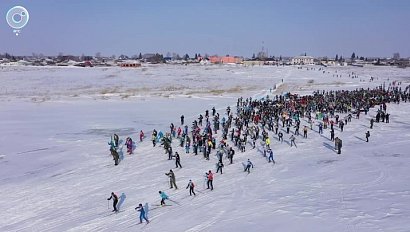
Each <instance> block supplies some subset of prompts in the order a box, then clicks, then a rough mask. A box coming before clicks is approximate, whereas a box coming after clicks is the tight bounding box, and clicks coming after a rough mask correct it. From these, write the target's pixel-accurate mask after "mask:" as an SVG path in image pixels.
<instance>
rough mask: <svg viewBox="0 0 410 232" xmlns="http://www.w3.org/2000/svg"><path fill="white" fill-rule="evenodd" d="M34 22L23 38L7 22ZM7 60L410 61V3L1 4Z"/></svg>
mask: <svg viewBox="0 0 410 232" xmlns="http://www.w3.org/2000/svg"><path fill="white" fill-rule="evenodd" d="M16 5H21V6H24V7H25V8H27V10H28V11H29V13H30V20H29V22H28V24H27V25H26V27H24V28H23V29H22V31H21V34H20V35H19V36H15V35H14V34H13V30H12V29H11V28H10V27H9V26H8V24H7V22H6V20H5V16H6V13H7V11H8V10H9V9H10V8H11V7H13V6H16ZM0 19H1V20H0V53H4V52H8V53H12V54H15V55H30V54H32V53H33V52H34V53H43V54H45V55H57V54H58V53H60V52H62V53H64V54H73V55H81V54H86V55H94V54H95V53H96V52H101V54H102V55H107V56H110V55H117V56H118V55H120V54H125V55H129V56H131V55H135V54H139V53H140V52H141V53H151V52H159V53H163V54H164V55H166V54H167V53H168V52H170V53H173V52H176V53H179V54H180V55H183V54H185V53H188V54H189V55H191V56H192V55H193V54H194V53H201V54H205V53H207V54H209V55H214V54H218V55H226V54H229V55H232V56H233V55H239V56H245V57H250V56H252V54H253V53H257V52H258V51H260V50H261V49H262V46H264V48H265V49H266V50H267V51H268V53H269V55H275V56H279V55H282V56H293V55H300V54H302V53H305V52H306V53H307V54H309V55H313V56H329V57H333V56H335V55H336V54H339V56H340V55H343V56H350V55H351V54H352V52H355V53H356V54H357V55H359V56H368V57H372V56H392V54H393V53H394V52H400V55H401V56H402V57H409V56H410V45H409V43H410V42H409V41H410V30H409V22H410V1H407V0H390V1H389V0H344V1H325V0H310V1H309V0H271V1H268V0H258V1H251V0H246V1H244V0H202V1H195V0H191V1H189V0H173V1H171V0H168V1H161V0H150V1H149V0H134V1H132V0H117V1H115V0H82V1H81V0H54V1H53V0H36V1H33V0H15V1H13V0H1V1H0Z"/></svg>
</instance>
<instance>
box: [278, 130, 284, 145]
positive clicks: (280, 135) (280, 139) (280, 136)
mask: <svg viewBox="0 0 410 232" xmlns="http://www.w3.org/2000/svg"><path fill="white" fill-rule="evenodd" d="M278 140H279V141H280V142H281V143H282V142H283V133H282V132H281V131H279V133H278Z"/></svg>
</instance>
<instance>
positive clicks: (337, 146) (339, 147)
mask: <svg viewBox="0 0 410 232" xmlns="http://www.w3.org/2000/svg"><path fill="white" fill-rule="evenodd" d="M336 149H337V154H340V153H341V152H342V151H341V150H342V140H341V139H339V137H336V138H335V150H336Z"/></svg>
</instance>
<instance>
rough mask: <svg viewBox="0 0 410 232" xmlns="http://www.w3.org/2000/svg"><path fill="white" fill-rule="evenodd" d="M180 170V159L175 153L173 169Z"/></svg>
mask: <svg viewBox="0 0 410 232" xmlns="http://www.w3.org/2000/svg"><path fill="white" fill-rule="evenodd" d="M178 166H179V168H182V166H181V157H180V156H179V154H178V152H175V168H177V167H178Z"/></svg>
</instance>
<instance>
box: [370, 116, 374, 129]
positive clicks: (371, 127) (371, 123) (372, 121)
mask: <svg viewBox="0 0 410 232" xmlns="http://www.w3.org/2000/svg"><path fill="white" fill-rule="evenodd" d="M373 123H374V119H373V118H372V119H370V129H373Z"/></svg>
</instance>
